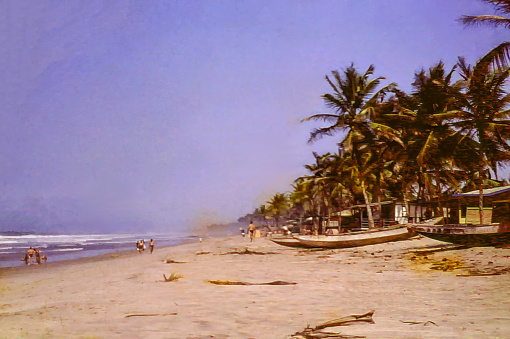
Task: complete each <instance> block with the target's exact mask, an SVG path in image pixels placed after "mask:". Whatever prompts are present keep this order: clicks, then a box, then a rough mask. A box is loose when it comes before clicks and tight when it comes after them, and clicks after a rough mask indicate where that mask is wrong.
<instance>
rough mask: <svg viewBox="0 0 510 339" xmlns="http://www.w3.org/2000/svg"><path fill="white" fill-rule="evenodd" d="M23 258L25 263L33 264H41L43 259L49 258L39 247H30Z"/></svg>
mask: <svg viewBox="0 0 510 339" xmlns="http://www.w3.org/2000/svg"><path fill="white" fill-rule="evenodd" d="M21 260H22V261H24V262H25V265H31V264H40V263H41V262H42V261H46V260H47V258H46V256H45V255H43V254H41V251H40V250H39V249H38V248H32V247H30V248H29V249H28V251H27V253H25V257H23V258H22V259H21ZM34 261H35V262H34Z"/></svg>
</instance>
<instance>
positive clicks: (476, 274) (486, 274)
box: [457, 272, 503, 277]
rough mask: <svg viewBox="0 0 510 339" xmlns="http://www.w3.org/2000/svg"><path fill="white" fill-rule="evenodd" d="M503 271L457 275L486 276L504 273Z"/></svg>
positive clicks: (458, 275)
mask: <svg viewBox="0 0 510 339" xmlns="http://www.w3.org/2000/svg"><path fill="white" fill-rule="evenodd" d="M502 274H503V273H501V272H491V273H467V274H457V277H486V276H491V275H502Z"/></svg>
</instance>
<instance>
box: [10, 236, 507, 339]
mask: <svg viewBox="0 0 510 339" xmlns="http://www.w3.org/2000/svg"><path fill="white" fill-rule="evenodd" d="M442 245H446V244H445V243H441V242H437V241H434V240H431V239H427V238H421V237H418V238H413V239H411V240H405V241H399V242H393V243H386V244H379V245H371V246H364V247H358V248H349V249H333V250H309V249H295V248H289V247H283V246H280V245H277V244H274V243H272V242H271V241H269V240H267V239H265V238H258V239H255V240H254V242H253V243H250V242H249V240H248V239H245V240H243V239H242V238H241V237H240V236H239V237H227V238H209V239H205V240H204V241H203V242H196V243H188V244H182V245H179V246H170V247H164V248H163V247H158V246H157V239H156V249H155V251H154V253H153V254H152V255H151V254H149V252H148V251H145V253H143V254H141V255H140V254H138V252H136V251H135V250H131V251H124V252H119V253H112V254H104V255H101V256H97V257H89V258H82V259H77V260H71V261H62V262H58V263H48V264H42V265H31V266H27V267H16V268H3V269H1V270H0V328H1V329H2V330H1V332H0V338H29V337H30V338H188V339H198V338H256V339H261V338H291V337H292V335H293V334H294V333H296V332H299V331H303V330H304V328H305V327H307V325H308V324H309V325H310V326H311V327H314V326H317V325H318V324H320V323H324V322H326V321H329V320H332V319H335V318H340V317H344V316H349V315H359V314H364V313H367V312H369V311H372V310H373V311H374V314H373V323H368V322H355V323H353V324H352V325H350V326H341V327H339V326H337V327H330V328H326V329H324V331H329V332H337V333H341V334H343V335H346V336H347V335H351V336H359V337H366V338H508V337H510V308H509V307H508V305H507V302H508V300H510V289H509V286H510V274H509V273H508V270H507V268H508V269H509V270H510V249H509V248H494V247H487V248H481V247H477V248H464V249H455V250H452V249H450V250H443V251H437V252H433V251H429V252H427V251H422V252H418V253H416V251H417V250H423V249H430V248H433V249H438V248H440V246H442ZM438 263H439V264H438ZM440 263H456V266H455V265H454V267H453V266H452V267H453V268H455V269H453V270H451V271H442V270H438V269H431V267H436V268H437V267H438V265H439V266H440ZM172 273H173V275H174V276H177V277H180V278H179V279H176V280H174V281H168V282H166V281H165V278H164V277H163V275H165V276H166V278H168V277H169V276H171V275H172ZM489 274H491V275H489ZM211 280H216V281H218V280H219V281H224V282H225V281H229V282H244V283H253V284H257V283H269V282H275V281H277V282H280V283H289V284H277V285H215V284H212V283H210V282H209V281H211Z"/></svg>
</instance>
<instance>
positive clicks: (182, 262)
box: [165, 259, 187, 264]
mask: <svg viewBox="0 0 510 339" xmlns="http://www.w3.org/2000/svg"><path fill="white" fill-rule="evenodd" d="M165 263H167V264H187V262H185V261H175V260H173V259H166V260H165Z"/></svg>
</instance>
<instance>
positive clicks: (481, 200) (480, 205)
mask: <svg viewBox="0 0 510 339" xmlns="http://www.w3.org/2000/svg"><path fill="white" fill-rule="evenodd" d="M478 189H479V194H478V210H479V213H480V225H483V186H482V185H479V186H478Z"/></svg>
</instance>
